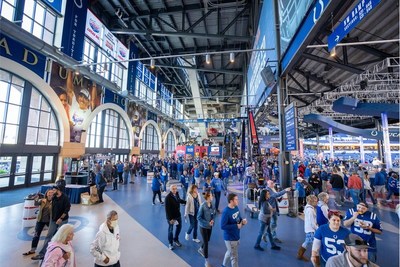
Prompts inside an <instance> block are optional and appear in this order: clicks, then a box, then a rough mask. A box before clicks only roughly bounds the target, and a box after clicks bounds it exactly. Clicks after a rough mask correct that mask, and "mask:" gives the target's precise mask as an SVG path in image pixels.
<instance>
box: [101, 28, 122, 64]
mask: <svg viewBox="0 0 400 267" xmlns="http://www.w3.org/2000/svg"><path fill="white" fill-rule="evenodd" d="M117 42H118V39H117V38H116V37H115V36H114V34H112V33H111V32H110V31H109V30H108V29H107V28H106V27H104V38H103V45H102V48H103V49H104V51H106V53H107V54H108V55H109V56H112V57H113V58H116V55H117Z"/></svg>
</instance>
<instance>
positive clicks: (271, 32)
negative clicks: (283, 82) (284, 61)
mask: <svg viewBox="0 0 400 267" xmlns="http://www.w3.org/2000/svg"><path fill="white" fill-rule="evenodd" d="M273 2H274V1H264V3H263V7H262V10H261V15H260V20H259V23H258V30H257V35H256V39H255V41H254V45H253V49H265V48H271V47H276V30H275V12H274V3H273ZM276 60H277V51H276V50H269V51H257V52H252V54H251V59H250V64H249V69H248V71H247V77H248V78H247V81H248V82H247V86H248V88H249V93H248V94H249V102H248V105H257V103H258V100H259V97H260V96H261V95H262V94H263V92H264V90H265V89H266V84H265V83H264V81H263V79H262V77H261V71H262V70H263V69H264V68H265V67H266V66H267V65H269V66H271V68H272V71H275V70H276V64H277V63H276V62H273V63H272V62H271V63H268V62H269V61H276Z"/></svg>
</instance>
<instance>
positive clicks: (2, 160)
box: [0, 156, 12, 188]
mask: <svg viewBox="0 0 400 267" xmlns="http://www.w3.org/2000/svg"><path fill="white" fill-rule="evenodd" d="M11 166H12V157H7V156H3V157H0V188H3V187H8V186H9V185H10V176H11Z"/></svg>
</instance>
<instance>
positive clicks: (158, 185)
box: [151, 175, 164, 205]
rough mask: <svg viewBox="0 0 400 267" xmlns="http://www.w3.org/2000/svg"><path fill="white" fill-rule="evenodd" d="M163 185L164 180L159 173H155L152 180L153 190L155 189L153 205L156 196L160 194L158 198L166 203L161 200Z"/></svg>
mask: <svg viewBox="0 0 400 267" xmlns="http://www.w3.org/2000/svg"><path fill="white" fill-rule="evenodd" d="M162 186H163V182H162V181H161V178H160V176H159V175H154V177H153V180H152V181H151V190H152V191H153V205H155V204H156V203H155V200H156V196H157V195H158V200H159V201H160V204H164V202H162V200H161V187H162Z"/></svg>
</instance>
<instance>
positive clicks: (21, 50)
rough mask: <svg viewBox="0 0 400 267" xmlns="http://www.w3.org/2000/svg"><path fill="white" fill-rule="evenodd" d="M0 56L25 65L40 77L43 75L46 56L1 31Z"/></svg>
mask: <svg viewBox="0 0 400 267" xmlns="http://www.w3.org/2000/svg"><path fill="white" fill-rule="evenodd" d="M0 56H2V57H6V58H9V59H11V60H13V61H15V62H17V63H19V64H21V65H23V66H25V67H27V68H28V69H30V70H31V71H33V72H34V73H36V74H37V75H39V77H41V78H43V77H44V70H45V68H46V57H45V56H44V55H42V54H40V53H38V52H36V51H32V50H31V49H30V48H28V47H26V46H24V45H23V44H21V43H20V42H17V41H15V40H14V39H12V38H10V37H8V36H6V35H4V34H2V33H0ZM3 65H4V64H3ZM4 67H5V66H4Z"/></svg>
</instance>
